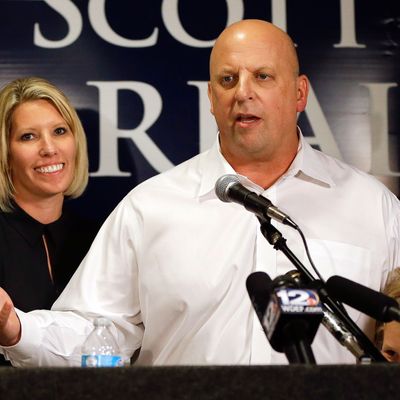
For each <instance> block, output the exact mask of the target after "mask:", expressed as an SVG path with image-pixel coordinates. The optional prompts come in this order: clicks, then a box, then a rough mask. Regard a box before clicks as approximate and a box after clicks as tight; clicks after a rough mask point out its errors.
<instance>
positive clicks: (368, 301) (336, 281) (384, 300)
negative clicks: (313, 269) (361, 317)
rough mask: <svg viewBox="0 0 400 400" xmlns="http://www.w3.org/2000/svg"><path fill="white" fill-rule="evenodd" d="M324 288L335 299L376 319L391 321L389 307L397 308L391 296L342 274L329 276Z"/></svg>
mask: <svg viewBox="0 0 400 400" xmlns="http://www.w3.org/2000/svg"><path fill="white" fill-rule="evenodd" d="M326 288H327V290H328V293H329V294H330V295H331V296H332V297H334V298H335V299H336V300H339V301H341V302H343V303H345V304H347V305H349V306H350V307H353V308H355V309H356V310H358V311H361V312H362V313H364V314H367V315H369V316H370V317H372V318H374V319H376V320H378V321H383V322H389V321H391V320H392V318H391V317H390V316H389V315H388V310H389V308H390V307H395V308H398V304H397V302H396V300H394V299H393V298H391V297H389V296H386V295H384V294H383V293H380V292H377V291H376V290H373V289H370V288H368V287H366V286H363V285H360V284H359V283H357V282H354V281H352V280H350V279H346V278H343V277H342V276H337V275H334V276H332V277H330V278H329V279H328V280H327V282H326Z"/></svg>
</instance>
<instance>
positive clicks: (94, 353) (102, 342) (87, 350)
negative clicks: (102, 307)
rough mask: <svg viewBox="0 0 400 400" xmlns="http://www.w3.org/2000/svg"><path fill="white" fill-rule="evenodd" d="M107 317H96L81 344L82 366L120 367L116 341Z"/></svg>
mask: <svg viewBox="0 0 400 400" xmlns="http://www.w3.org/2000/svg"><path fill="white" fill-rule="evenodd" d="M110 325H111V322H110V321H109V320H108V319H107V318H103V317H101V318H96V319H95V321H94V329H93V331H92V332H91V334H90V335H89V336H88V338H87V339H86V341H85V343H84V344H83V346H82V367H122V366H123V359H122V357H121V354H120V351H119V348H118V345H117V342H116V341H115V339H114V337H113V335H112V333H111V331H110V329H109V327H110Z"/></svg>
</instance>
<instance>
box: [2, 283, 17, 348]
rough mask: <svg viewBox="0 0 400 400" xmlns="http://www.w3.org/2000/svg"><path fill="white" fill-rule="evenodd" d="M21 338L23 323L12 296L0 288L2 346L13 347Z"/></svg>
mask: <svg viewBox="0 0 400 400" xmlns="http://www.w3.org/2000/svg"><path fill="white" fill-rule="evenodd" d="M20 337H21V323H20V321H19V318H18V316H17V314H16V312H15V309H14V305H13V303H12V301H11V299H10V296H9V295H8V294H7V292H6V291H4V290H3V289H2V288H0V345H1V346H12V345H14V344H16V343H18V341H19V339H20Z"/></svg>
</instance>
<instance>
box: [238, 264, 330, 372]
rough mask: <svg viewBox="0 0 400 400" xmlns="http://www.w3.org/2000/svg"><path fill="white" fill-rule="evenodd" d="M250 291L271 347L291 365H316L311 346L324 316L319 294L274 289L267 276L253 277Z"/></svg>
mask: <svg viewBox="0 0 400 400" xmlns="http://www.w3.org/2000/svg"><path fill="white" fill-rule="evenodd" d="M246 287H247V291H248V293H249V296H250V299H251V302H252V304H253V307H254V309H255V311H256V314H257V316H258V318H259V320H260V322H261V326H262V327H263V330H264V332H265V334H266V336H267V338H268V340H269V342H270V344H271V347H272V348H273V349H274V350H275V351H278V352H280V353H283V352H284V353H285V354H286V357H287V359H288V361H289V362H290V363H307V364H315V358H314V355H313V353H312V349H311V343H312V341H313V339H314V337H315V334H316V332H317V329H318V325H319V323H320V321H321V319H322V315H323V314H322V309H321V305H320V302H319V297H318V294H317V292H316V291H313V290H309V289H297V288H292V287H288V288H285V287H283V288H282V287H278V288H274V285H273V282H272V281H271V278H270V277H269V276H268V275H267V274H266V273H265V272H254V273H253V274H250V275H249V277H248V278H247V280H246Z"/></svg>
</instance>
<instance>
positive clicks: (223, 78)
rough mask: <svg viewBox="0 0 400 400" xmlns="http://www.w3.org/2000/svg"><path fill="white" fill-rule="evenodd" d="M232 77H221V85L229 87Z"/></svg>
mask: <svg viewBox="0 0 400 400" xmlns="http://www.w3.org/2000/svg"><path fill="white" fill-rule="evenodd" d="M233 79H234V78H233V76H232V75H227V76H223V77H222V84H223V85H229V84H230V83H232V82H233Z"/></svg>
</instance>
